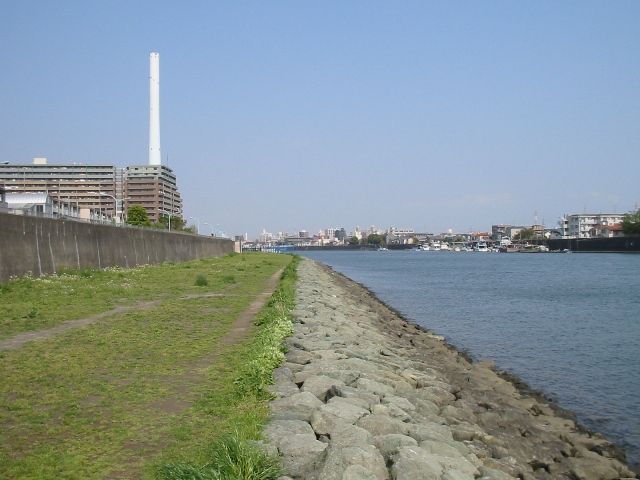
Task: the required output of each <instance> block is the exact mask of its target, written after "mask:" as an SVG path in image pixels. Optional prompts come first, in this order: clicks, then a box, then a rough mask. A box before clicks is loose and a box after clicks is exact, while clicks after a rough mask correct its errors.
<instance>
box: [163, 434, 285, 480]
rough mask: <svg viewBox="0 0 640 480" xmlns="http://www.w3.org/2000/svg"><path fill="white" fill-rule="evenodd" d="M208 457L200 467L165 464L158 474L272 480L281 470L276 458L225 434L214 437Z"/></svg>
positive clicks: (201, 479) (217, 479)
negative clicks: (218, 437) (215, 438)
mask: <svg viewBox="0 0 640 480" xmlns="http://www.w3.org/2000/svg"><path fill="white" fill-rule="evenodd" d="M208 456H209V461H208V462H207V463H206V464H204V465H202V466H200V467H197V466H194V465H191V464H188V463H175V464H170V465H165V466H163V467H162V468H160V470H159V477H160V478H167V479H181V480H182V479H184V480H194V479H197V480H273V479H275V478H277V477H278V476H279V475H280V472H281V469H280V465H279V464H278V461H277V459H275V458H272V457H269V456H268V455H266V454H265V453H264V452H262V451H261V450H260V449H259V448H258V447H257V446H256V445H254V444H251V443H249V442H247V441H243V440H240V439H239V438H238V437H237V436H234V435H224V436H222V437H221V438H220V439H218V440H216V441H215V442H214V443H213V444H212V446H211V448H210V451H209V454H208Z"/></svg>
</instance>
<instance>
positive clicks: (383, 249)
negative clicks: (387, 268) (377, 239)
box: [378, 247, 389, 252]
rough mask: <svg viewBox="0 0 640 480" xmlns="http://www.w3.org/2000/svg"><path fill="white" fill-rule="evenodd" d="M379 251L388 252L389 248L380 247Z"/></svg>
mask: <svg viewBox="0 0 640 480" xmlns="http://www.w3.org/2000/svg"><path fill="white" fill-rule="evenodd" d="M378 251H379V252H388V251H389V249H388V248H387V247H378Z"/></svg>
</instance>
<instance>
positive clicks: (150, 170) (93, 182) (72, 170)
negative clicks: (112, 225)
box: [0, 158, 182, 222]
mask: <svg viewBox="0 0 640 480" xmlns="http://www.w3.org/2000/svg"><path fill="white" fill-rule="evenodd" d="M0 187H2V188H3V189H4V190H6V192H7V193H44V194H47V195H49V196H50V197H51V198H52V199H53V200H54V201H55V202H56V203H58V204H66V205H70V206H74V207H75V209H76V210H78V211H80V210H84V209H86V210H88V211H91V210H96V211H98V212H102V214H103V215H106V216H107V217H113V218H115V219H116V222H119V221H121V220H122V219H124V217H126V212H127V209H128V207H129V206H131V205H142V206H143V207H144V208H145V209H146V211H147V214H148V215H149V219H150V220H151V221H157V220H158V219H159V218H160V216H161V215H165V216H182V199H181V196H180V192H179V191H178V189H177V182H176V176H175V174H174V173H173V171H172V170H171V169H170V168H169V167H166V166H164V165H142V166H131V167H125V168H118V167H116V166H114V165H84V164H60V165H56V164H49V163H48V162H47V159H46V158H34V159H33V163H31V164H0Z"/></svg>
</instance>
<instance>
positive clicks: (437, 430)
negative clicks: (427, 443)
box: [407, 422, 453, 442]
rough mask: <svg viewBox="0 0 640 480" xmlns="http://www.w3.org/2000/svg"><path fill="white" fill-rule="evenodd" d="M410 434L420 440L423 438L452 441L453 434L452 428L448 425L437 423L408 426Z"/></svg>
mask: <svg viewBox="0 0 640 480" xmlns="http://www.w3.org/2000/svg"><path fill="white" fill-rule="evenodd" d="M407 431H408V435H409V436H410V437H413V438H415V439H416V440H417V441H418V442H422V441H423V440H437V441H441V442H451V441H452V440H453V435H452V434H451V429H450V428H449V427H448V426H446V425H440V424H437V423H431V422H427V423H422V424H420V425H410V426H408V429H407Z"/></svg>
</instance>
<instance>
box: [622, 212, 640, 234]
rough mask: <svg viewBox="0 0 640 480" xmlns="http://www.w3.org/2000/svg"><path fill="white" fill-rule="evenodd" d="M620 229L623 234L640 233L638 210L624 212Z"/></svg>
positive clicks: (639, 214) (639, 213)
mask: <svg viewBox="0 0 640 480" xmlns="http://www.w3.org/2000/svg"><path fill="white" fill-rule="evenodd" d="M622 231H623V232H624V234H625V235H640V210H636V212H635V213H627V214H625V216H624V218H623V219H622Z"/></svg>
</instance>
